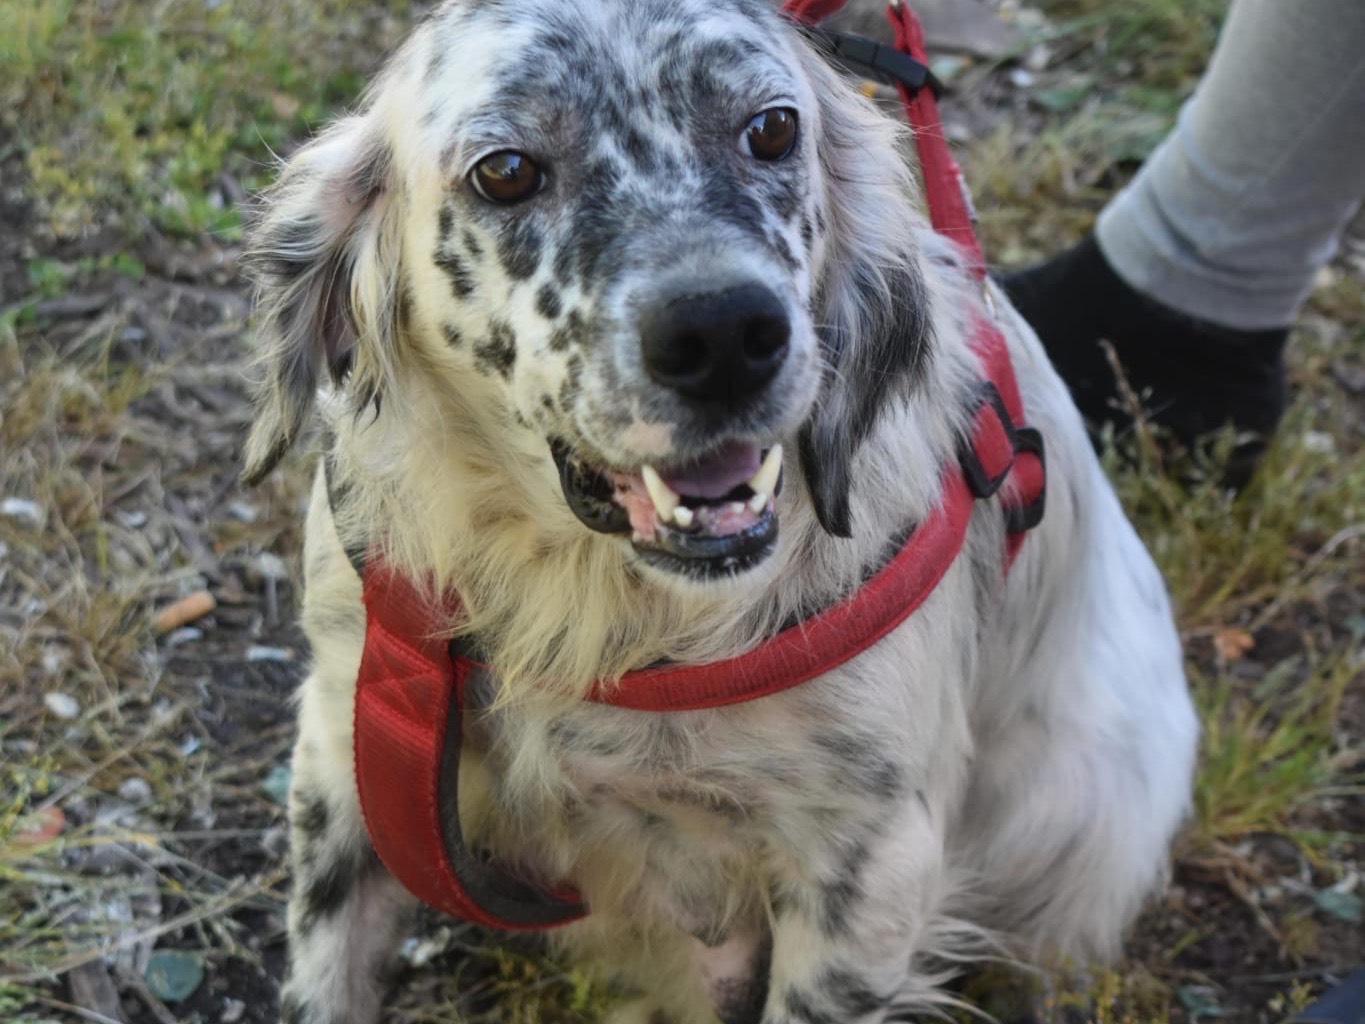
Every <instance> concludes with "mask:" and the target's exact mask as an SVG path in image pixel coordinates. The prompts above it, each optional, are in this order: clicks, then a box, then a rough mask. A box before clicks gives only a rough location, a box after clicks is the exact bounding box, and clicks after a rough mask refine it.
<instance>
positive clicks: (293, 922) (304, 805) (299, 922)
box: [280, 678, 414, 1024]
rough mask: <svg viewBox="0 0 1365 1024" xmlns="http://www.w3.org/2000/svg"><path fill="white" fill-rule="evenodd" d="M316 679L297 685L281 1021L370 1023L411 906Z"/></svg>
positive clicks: (376, 1013) (344, 737) (292, 1023)
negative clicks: (370, 819)
mask: <svg viewBox="0 0 1365 1024" xmlns="http://www.w3.org/2000/svg"><path fill="white" fill-rule="evenodd" d="M320 685H321V683H320V681H319V680H318V679H317V678H314V679H310V680H308V682H307V683H305V684H304V699H303V713H302V715H301V716H300V735H299V741H298V745H297V747H296V748H295V750H294V781H293V786H292V790H291V792H290V798H289V804H290V807H289V818H290V857H291V861H292V867H293V875H294V879H293V892H292V894H291V896H290V899H289V972H288V976H287V978H286V980H285V984H284V990H283V994H282V996H281V1001H280V1018H281V1021H282V1022H283V1024H374V1022H375V1021H377V1020H378V1019H379V1010H380V1001H381V998H382V997H383V994H384V989H385V987H386V985H385V981H386V974H387V969H388V966H389V963H390V959H391V956H392V953H393V948H394V945H395V943H396V941H397V937H398V932H399V929H400V927H401V926H402V925H403V924H404V922H405V920H406V918H407V916H408V911H410V909H411V908H412V906H413V902H414V901H413V899H412V897H411V896H409V895H408V894H407V893H406V892H405V891H404V890H403V889H402V888H401V887H400V886H399V884H398V883H397V882H396V881H395V880H394V879H393V876H391V875H390V874H389V873H388V872H387V871H386V870H385V869H384V867H383V865H382V864H380V862H379V859H378V858H377V857H376V856H375V854H374V850H373V848H372V847H371V846H370V842H369V838H368V836H367V835H366V832H365V827H364V822H363V819H362V818H361V814H360V805H359V798H358V797H357V795H356V790H355V780H354V777H353V774H352V770H351V757H350V750H349V742H350V736H349V730H346V732H344V733H342V734H341V735H337V734H336V733H335V732H331V731H330V730H329V728H328V725H327V720H326V717H325V715H324V714H311V713H310V712H311V711H312V710H313V709H314V708H317V707H318V706H319V705H322V706H327V705H326V704H325V703H324V702H322V701H319V700H318V699H317V697H318V693H317V690H318V688H319V687H320Z"/></svg>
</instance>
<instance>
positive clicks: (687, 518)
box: [673, 505, 696, 530]
mask: <svg viewBox="0 0 1365 1024" xmlns="http://www.w3.org/2000/svg"><path fill="white" fill-rule="evenodd" d="M695 516H696V513H695V512H693V511H692V510H691V509H690V508H688V507H687V506H686V505H679V506H678V507H677V508H675V509H674V510H673V521H674V522H675V523H677V524H678V525H679V526H681V527H682V528H683V529H684V530H686V529H687V528H688V527H689V526H691V525H692V520H693V518H695Z"/></svg>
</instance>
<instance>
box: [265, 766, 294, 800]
mask: <svg viewBox="0 0 1365 1024" xmlns="http://www.w3.org/2000/svg"><path fill="white" fill-rule="evenodd" d="M293 779H294V775H293V773H292V772H291V771H290V770H289V766H288V765H283V764H277V765H275V767H273V768H271V769H270V771H268V772H267V773H266V776H265V778H264V779H263V780H262V781H261V788H262V789H264V790H265V791H266V794H267V795H268V796H269V797H270V799H272V800H274V801H275V802H276V803H277V804H279V805H280V806H281V807H283V806H285V805H286V804H288V803H289V785H290V783H291V782H293Z"/></svg>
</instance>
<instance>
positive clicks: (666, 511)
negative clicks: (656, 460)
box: [640, 466, 678, 523]
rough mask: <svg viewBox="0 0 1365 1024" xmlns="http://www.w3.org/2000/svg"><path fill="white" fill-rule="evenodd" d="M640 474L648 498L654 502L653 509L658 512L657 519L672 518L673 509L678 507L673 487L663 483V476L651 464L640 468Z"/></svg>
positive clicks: (666, 519)
mask: <svg viewBox="0 0 1365 1024" xmlns="http://www.w3.org/2000/svg"><path fill="white" fill-rule="evenodd" d="M640 476H642V477H644V481H645V490H647V491H648V492H649V500H650V501H652V502H654V511H655V512H657V513H658V514H659V521H660V522H664V523H666V522H668V521H669V520H670V519H672V518H673V513H674V510H675V509H677V507H678V496H677V494H675V493H674V492H673V488H671V487H669V486H668V484H666V483H664V478H663V477H661V476H660V475H659V471H658V470H657V469H655V468H654V467H653V466H645V467H644V468H643V469H641V470H640Z"/></svg>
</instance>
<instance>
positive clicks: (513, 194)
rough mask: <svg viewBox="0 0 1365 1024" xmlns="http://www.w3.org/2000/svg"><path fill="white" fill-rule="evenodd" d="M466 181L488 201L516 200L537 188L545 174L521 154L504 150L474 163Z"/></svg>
mask: <svg viewBox="0 0 1365 1024" xmlns="http://www.w3.org/2000/svg"><path fill="white" fill-rule="evenodd" d="M469 181H470V184H472V185H473V186H474V191H475V192H477V193H479V195H481V196H483V198H485V199H487V200H488V201H489V202H490V203H519V202H521V200H523V199H530V198H531V197H532V196H533V195H535V194H536V193H537V192H539V191H540V190H541V187H542V186H543V185H544V184H545V175H544V173H543V172H542V171H541V169H540V168H539V167H538V166H537V165H536V162H535V161H534V160H532V159H531V158H530V157H529V156H527V155H526V154H525V153H518V152H516V150H512V149H507V150H503V152H501V153H494V154H493V155H492V156H486V157H484V158H483V159H482V160H480V161H479V162H478V163H477V164H475V165H474V170H473V171H472V172H471V173H470V175H469Z"/></svg>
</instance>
